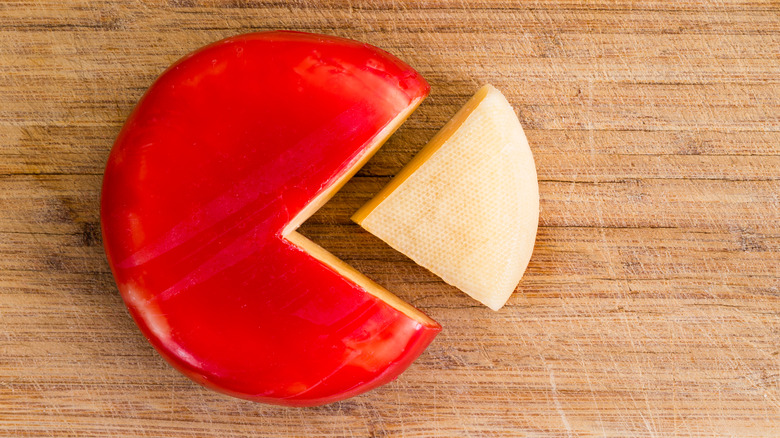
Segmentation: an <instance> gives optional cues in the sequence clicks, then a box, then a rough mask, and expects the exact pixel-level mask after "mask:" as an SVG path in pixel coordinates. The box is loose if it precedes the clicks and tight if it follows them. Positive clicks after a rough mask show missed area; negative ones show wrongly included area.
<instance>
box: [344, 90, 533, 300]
mask: <svg viewBox="0 0 780 438" xmlns="http://www.w3.org/2000/svg"><path fill="white" fill-rule="evenodd" d="M352 219H353V220H354V221H355V222H357V223H358V224H360V225H361V226H362V227H363V228H365V229H366V230H368V231H369V232H371V233H372V234H374V235H376V236H377V237H379V238H380V239H382V240H384V241H385V242H387V243H388V244H389V245H390V246H391V247H393V248H395V249H397V250H398V251H400V252H402V253H404V254H405V255H406V256H408V257H409V258H411V259H412V260H414V261H415V262H417V263H418V264H420V265H422V266H423V267H425V268H427V269H429V270H430V271H432V272H433V273H435V274H437V275H438V276H440V277H441V278H442V279H443V280H444V281H446V282H447V283H449V284H451V285H453V286H455V287H457V288H459V289H461V290H462V291H464V292H466V293H467V294H468V295H470V296H471V297H473V298H474V299H476V300H478V301H480V302H482V303H484V304H485V305H487V306H488V307H490V308H491V309H493V310H498V309H499V308H501V307H502V306H503V305H504V304H505V303H506V301H507V300H508V299H509V296H510V295H511V294H512V292H513V291H514V290H515V288H516V287H517V284H518V282H519V281H520V278H521V277H522V275H523V272H525V269H526V267H527V266H528V262H529V260H530V258H531V253H532V251H533V246H534V242H535V240H536V229H537V224H538V221H539V188H538V184H537V178H536V167H535V165H534V160H533V155H532V154H531V149H530V148H529V146H528V141H527V140H526V137H525V134H524V133H523V128H522V127H521V126H520V122H519V121H518V119H517V116H516V115H515V112H514V110H513V109H512V106H511V105H510V104H509V102H507V100H506V98H505V97H504V96H503V95H502V94H501V92H499V91H498V90H496V89H495V88H494V87H492V86H490V85H486V86H484V87H482V88H481V89H480V90H479V91H478V92H477V94H476V95H474V97H472V99H471V100H470V101H469V102H468V103H467V104H466V105H465V106H464V107H463V108H461V110H460V111H459V112H458V113H457V114H456V115H455V117H453V119H452V120H450V121H449V122H448V123H447V125H445V126H444V127H443V128H442V129H441V131H439V132H438V133H437V134H436V136H434V138H433V139H432V140H431V141H430V143H428V144H427V145H426V146H425V147H424V148H423V149H422V151H421V152H420V153H419V154H418V155H417V156H416V157H415V158H414V159H412V161H411V162H410V163H409V164H408V165H407V166H406V167H405V168H404V169H403V170H402V171H401V172H400V173H399V174H398V175H397V176H396V177H395V178H394V179H393V180H392V181H391V182H390V183H389V184H388V185H387V186H386V187H385V188H384V189H383V190H382V191H381V192H380V193H379V194H378V195H377V196H376V197H375V198H374V199H372V200H371V201H369V202H368V203H367V204H366V205H364V206H363V207H362V208H361V209H360V210H358V211H357V212H356V213H355V215H354V216H353V217H352Z"/></svg>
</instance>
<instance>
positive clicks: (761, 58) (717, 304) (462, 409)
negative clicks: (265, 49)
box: [0, 0, 780, 437]
mask: <svg viewBox="0 0 780 438" xmlns="http://www.w3.org/2000/svg"><path fill="white" fill-rule="evenodd" d="M279 28H283V29H296V30H305V31H313V32H322V33H328V34H334V35H340V36H345V37H351V38H355V39H359V40H362V41H366V42H369V43H371V44H374V45H377V46H379V47H382V48H384V49H386V50H389V51H390V52H392V53H394V54H396V55H398V56H400V57H401V58H403V59H405V60H406V61H408V62H409V63H410V64H411V65H413V66H414V67H415V68H417V69H418V70H419V71H420V72H421V73H422V74H423V75H424V76H425V77H426V78H427V79H428V80H429V82H430V83H431V85H432V88H433V89H432V94H431V96H430V98H429V99H428V100H426V101H425V102H424V103H423V105H422V106H421V107H420V109H419V110H418V112H416V113H415V114H414V115H413V116H412V117H411V118H410V120H409V121H408V122H407V123H406V124H405V125H404V126H403V127H402V128H401V129H400V131H399V132H398V133H397V134H396V135H395V136H394V137H393V138H392V139H391V140H390V141H389V143H387V144H386V145H385V147H384V148H383V149H382V150H381V151H380V152H379V153H378V155H377V156H376V157H375V158H374V159H373V160H372V161H371V162H370V163H369V164H368V165H367V166H366V167H365V168H364V169H363V170H362V171H361V172H360V173H359V174H358V176H357V177H356V178H354V180H352V181H351V182H350V183H349V184H347V186H345V188H344V189H343V190H342V191H341V192H340V193H339V194H338V195H337V196H336V197H335V198H334V199H333V200H332V201H331V202H330V203H329V204H327V205H326V206H325V207H324V208H323V209H322V210H321V211H320V212H319V213H317V214H316V215H315V216H314V217H312V218H311V219H310V220H309V221H308V222H307V223H306V224H305V225H304V226H303V228H302V232H303V233H304V234H306V235H308V236H310V237H311V238H312V239H314V240H315V241H317V242H318V243H320V244H322V245H323V246H324V247H325V248H327V249H329V250H331V251H332V252H333V253H335V254H336V255H337V256H338V257H340V258H342V259H344V260H345V261H347V262H348V263H350V264H352V265H353V266H355V267H356V268H357V269H359V270H361V271H362V272H364V273H366V274H367V275H368V276H370V277H371V278H373V279H374V280H376V281H377V282H379V283H380V284H382V285H384V286H386V287H388V288H389V289H390V290H392V291H394V292H396V293H397V294H398V295H399V296H401V297H402V298H404V299H406V300H408V301H410V302H412V303H414V304H415V305H417V306H419V307H421V308H422V309H424V310H425V311H427V312H428V313H429V314H430V315H431V316H432V317H434V318H435V319H436V320H438V321H439V322H441V323H442V325H443V326H444V331H443V332H442V334H441V335H440V337H439V338H437V340H436V341H435V342H434V344H433V345H432V346H431V347H430V348H429V349H428V350H427V351H426V353H424V354H423V356H421V357H420V359H419V360H418V361H417V362H416V363H415V364H414V365H413V366H412V367H411V368H410V369H409V370H408V371H407V372H406V373H405V374H404V375H402V376H401V377H400V378H399V379H398V380H397V381H395V382H393V383H392V384H389V385H387V386H385V387H382V388H380V389H378V390H375V391H373V392H371V393H368V394H365V395H363V396H360V397H357V398H354V399H351V400H348V401H344V402H341V403H337V404H334V405H330V406H325V407H320V408H309V409H292V408H279V407H273V406H265V405H259V404H254V403H250V402H245V401H240V400H234V399H231V398H228V397H225V396H222V395H219V394H215V393H213V392H210V391H207V390H205V389H203V388H201V387H199V386H197V385H195V384H194V383H191V382H190V381H189V380H187V379H186V378H184V377H183V376H181V375H180V374H178V373H177V372H176V371H174V370H173V369H172V368H170V367H169V366H168V365H166V364H165V363H164V361H163V360H162V359H161V358H160V357H159V356H158V355H157V354H156V353H155V352H154V351H153V349H152V348H151V347H150V346H149V344H148V343H147V342H146V340H145V339H144V338H143V337H142V335H141V334H140V332H139V331H138V330H137V329H136V328H135V326H134V324H133V322H132V321H131V319H130V317H129V315H128V313H127V311H126V310H125V308H124V306H123V304H122V301H121V299H120V298H119V296H118V293H117V290H116V287H115V286H114V284H113V280H112V278H111V274H110V272H109V269H108V266H107V263H106V260H105V256H104V255H103V251H102V247H101V238H100V233H99V214H98V200H99V190H100V183H101V178H102V171H103V166H104V163H105V161H106V158H107V155H108V152H109V149H110V147H111V144H112V142H113V139H114V137H115V136H116V134H117V132H118V130H119V128H120V127H121V125H122V123H123V121H124V119H125V117H127V115H128V114H129V112H130V110H131V108H132V106H133V105H134V103H135V102H136V101H137V100H138V98H139V97H140V96H141V94H142V93H143V91H144V90H145V89H146V87H148V86H149V84H150V83H151V82H152V81H153V80H154V78H155V77H156V76H157V75H158V74H160V73H161V72H162V70H163V69H164V68H165V67H166V66H167V65H169V64H170V63H171V62H173V61H174V60H176V59H178V58H179V57H181V56H182V55H184V54H185V53H187V52H189V51H191V50H193V49H195V48H197V47H200V46H202V45H204V44H206V43H209V42H211V41H214V40H216V39H219V38H223V37H226V36H230V35H233V34H237V33H242V32H248V31H253V30H267V29H279ZM485 82H490V83H492V84H494V85H495V86H496V87H498V88H499V89H501V90H503V91H504V92H505V93H506V95H507V97H508V98H509V100H510V102H511V103H512V104H513V105H514V106H515V108H516V110H517V113H518V116H519V117H520V120H521V122H522V123H523V125H524V126H525V127H526V129H527V135H528V139H529V142H530V144H531V147H532V149H533V151H534V154H535V156H536V160H537V167H538V172H539V178H540V191H541V219H540V220H541V222H540V229H539V236H538V241H537V245H536V248H535V252H534V257H533V259H532V260H531V264H530V266H529V269H528V272H527V274H526V276H525V278H524V279H523V281H522V282H521V284H520V286H519V288H518V291H517V292H516V293H515V295H514V296H513V297H512V299H511V300H510V301H509V304H508V305H507V306H506V307H505V308H504V309H503V310H501V311H500V312H497V313H494V312H492V311H490V310H488V309H486V308H484V307H482V306H480V305H478V304H477V303H476V302H474V301H472V300H471V299H469V298H468V297H466V296H465V295H463V294H460V293H458V292H457V291H455V290H454V289H452V288H451V287H449V286H447V285H445V284H443V283H442V282H441V281H440V280H438V279H437V278H436V277H435V276H433V275H432V274H430V273H428V272H427V271H425V270H424V269H422V268H420V267H418V266H416V265H414V264H413V263H412V262H410V261H409V260H408V259H406V258H405V257H404V256H402V255H401V254H398V253H396V252H395V251H393V250H392V249H390V248H389V247H387V246H386V245H384V244H383V243H382V242H380V241H379V240H378V239H376V238H374V237H372V236H371V235H369V234H367V233H366V232H364V231H362V230H361V229H360V228H359V227H358V226H356V225H354V224H352V223H351V222H349V220H348V218H349V216H350V215H351V214H352V213H353V212H354V211H355V210H356V209H357V208H358V207H359V206H360V205H362V203H363V202H365V201H366V200H368V199H369V198H370V197H371V196H372V195H373V194H374V193H376V192H377V191H378V190H379V189H380V188H381V187H382V186H383V185H384V184H385V183H386V182H387V181H389V179H390V177H392V175H394V174H395V173H396V172H397V171H398V170H399V169H400V168H401V167H402V166H403V165H404V164H405V163H406V162H407V161H408V160H409V159H410V158H411V157H412V156H413V155H414V154H415V153H416V152H417V151H418V150H419V149H420V148H421V147H422V145H424V144H425V143H426V141H427V140H428V139H429V138H430V137H431V136H432V135H433V133H434V132H435V131H436V130H437V129H438V128H439V127H441V126H442V125H443V124H444V123H445V122H446V121H447V120H448V119H449V117H451V116H452V115H453V114H454V112H455V111H456V110H457V108H458V107H459V106H460V105H461V104H462V103H464V102H465V101H466V100H467V98H468V97H469V96H470V95H471V94H472V93H473V92H474V91H475V90H476V89H477V87H478V86H479V85H480V84H482V83H485ZM778 223H780V3H778V2H777V1H772V0H766V1H760V0H742V1H740V0H737V1H711V2H709V1H701V0H687V1H679V2H667V1H661V0H657V1H652V0H646V1H636V2H617V1H612V0H598V1H587V0H536V1H532V2H519V1H510V0H499V1H484V0H482V1H480V0H458V1H443V0H428V1H422V2H413V1H393V0H384V1H378V0H373V1H369V2H358V1H346V0H328V1H324V2H317V1H313V0H309V1H302V2H297V3H288V2H279V1H249V0H247V1H242V0H234V1H227V2H222V1H195V0H191V1H190V0H178V1H177V0H171V1H159V0H158V1H147V2H141V1H119V0H116V1H87V0H80V1H61V0H41V1H32V0H10V1H9V0H6V1H3V2H0V436H7V437H28V436H31V437H32V436H35V437H37V436H58V437H71V436H73V437H77V436H78V437H106V436H155V437H163V436H164V437H196V436H197V437H248V436H295V437H301V436H329V437H340V436H361V437H362V436H372V437H379V436H405V437H433V436H442V437H454V436H491V437H492V436H540V437H553V436H613V437H622V436H639V437H656V436H684V437H689V436H697V437H705V436H706V437H709V436H743V437H748V436H780V268H779V266H780V225H778Z"/></svg>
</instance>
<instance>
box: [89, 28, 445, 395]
mask: <svg viewBox="0 0 780 438" xmlns="http://www.w3.org/2000/svg"><path fill="white" fill-rule="evenodd" d="M428 89H429V88H428V85H427V83H426V82H425V81H424V80H423V79H422V77H420V75H419V74H418V73H417V72H415V71H414V70H413V69H412V68H411V67H409V66H408V65H406V64H404V63H403V62H401V61H400V60H398V59H397V58H395V57H393V56H392V55H390V54H388V53H386V52H383V51H381V50H379V49H377V48H375V47H371V46H368V45H366V44H361V43H358V42H355V41H351V40H345V39H340V38H334V37H327V36H321V35H312V34H305V33H295V32H268V33H255V34H248V35H242V36H238V37H234V38H229V39H227V40H223V41H220V42H217V43H214V44H212V45H210V46H208V47H205V48H203V49H200V50H198V51H197V52H195V53H193V54H190V55H188V56H186V57H185V58H183V59H182V60H180V61H178V62H177V63H176V64H174V65H173V66H172V67H170V68H169V69H168V70H167V71H166V72H165V73H164V74H163V75H162V76H160V78H159V79H157V81H156V82H155V83H154V85H153V86H152V87H151V88H150V89H149V90H148V91H147V93H146V94H145V95H144V97H143V98H142V99H141V101H140V102H139V103H138V105H137V106H136V108H135V109H134V110H133V112H132V114H131V115H130V117H129V118H128V120H127V123H126V124H125V126H124V127H123V129H122V131H121V132H120V134H119V137H118V138H117V140H116V143H115V145H114V148H113V149H112V151H111V155H110V157H109V160H108V164H107V166H106V172H105V178H104V181H103V192H102V205H101V220H102V227H103V238H104V244H105V248H106V253H107V255H108V260H109V263H110V265H111V268H112V270H113V272H114V277H115V279H116V282H117V285H118V286H119V290H120V292H121V294H122V297H123V298H124V300H125V303H126V304H127V306H128V308H129V309H130V312H131V314H132V316H133V318H134V319H135V321H136V322H137V324H138V326H139V327H140V328H141V330H142V331H143V333H144V334H145V335H146V337H147V338H148V339H149V340H150V342H151V343H152V344H153V345H154V347H155V348H156V349H157V350H158V351H159V352H160V354H162V355H163V356H164V357H165V358H166V359H167V360H168V361H169V362H170V363H171V364H172V365H174V366H175V367H176V368H178V369H179V370H181V371H182V372H184V373H185V374H186V375H188V376H189V377H191V378H192V379H194V380H195V381H197V382H199V383H201V384H203V385H206V386H208V387H211V388H213V389H216V390H219V391H222V392H225V393H229V394H232V395H235V396H238V397H243V398H248V399H252V400H256V401H262V402H268V403H277V404H286V405H297V406H309V405H318V404H324V403H329V402H333V401H337V400H341V399H344V398H347V397H350V396H353V395H356V394H359V393H361V392H364V391H366V390H368V389H371V388H374V387H376V386H379V385H381V384H383V383H386V382H388V381H390V380H392V379H394V378H395V377H397V376H398V375H399V374H400V373H401V372H402V371H403V370H404V369H405V368H406V367H407V366H409V364H410V363H411V362H412V361H413V360H414V359H415V358H416V357H417V356H418V355H419V354H420V353H421V352H422V351H423V350H424V349H425V347H426V346H427V345H428V344H429V343H430V342H431V341H432V340H433V338H434V337H435V336H436V334H437V333H438V332H439V330H440V327H439V326H438V325H435V324H433V323H431V324H421V323H420V322H418V321H416V320H414V319H412V318H410V317H408V316H406V315H405V314H403V313H401V312H399V311H398V310H396V309H394V308H392V307H390V306H389V305H387V304H385V303H384V302H382V301H380V300H378V299H377V298H375V297H373V296H372V295H370V294H369V293H367V292H366V291H365V290H364V289H363V288H361V287H360V286H358V285H356V284H354V283H352V282H351V281H349V280H347V279H345V278H343V277H341V276H340V275H338V274H336V273H335V272H334V271H333V270H331V269H330V268H328V267H327V266H325V265H323V264H322V263H321V262H319V261H317V260H315V259H314V258H312V257H311V256H309V255H308V254H307V253H305V252H304V251H302V250H300V249H298V248H297V247H295V246H293V245H292V244H290V243H289V242H288V241H287V240H285V239H284V238H283V237H282V236H281V231H282V228H283V227H284V226H285V224H287V223H288V222H289V221H290V220H291V219H292V218H293V217H294V216H295V215H296V214H297V213H298V212H299V211H300V210H301V209H302V208H303V207H304V206H305V205H306V204H307V202H309V201H310V200H311V199H312V198H313V197H314V196H315V195H316V194H317V193H319V192H320V191H321V190H322V189H323V188H324V187H325V186H327V185H329V183H331V182H332V181H334V180H335V179H336V178H337V177H338V176H339V175H340V174H341V173H343V172H344V171H345V169H346V168H347V167H348V166H349V165H350V164H351V163H352V162H353V160H355V158H356V157H358V156H359V155H360V154H361V152H363V151H364V150H365V148H366V146H367V144H368V143H369V142H370V141H371V140H372V139H373V138H374V137H375V136H376V135H377V133H378V132H379V131H380V130H381V129H382V128H384V127H385V126H386V125H387V124H388V123H389V122H390V121H391V120H392V119H393V118H395V117H396V116H397V115H398V114H399V113H400V112H401V111H403V110H404V109H405V108H407V107H408V106H409V105H410V104H411V103H412V102H413V101H415V100H417V99H421V98H422V97H424V96H425V95H426V94H427V93H428Z"/></svg>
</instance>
